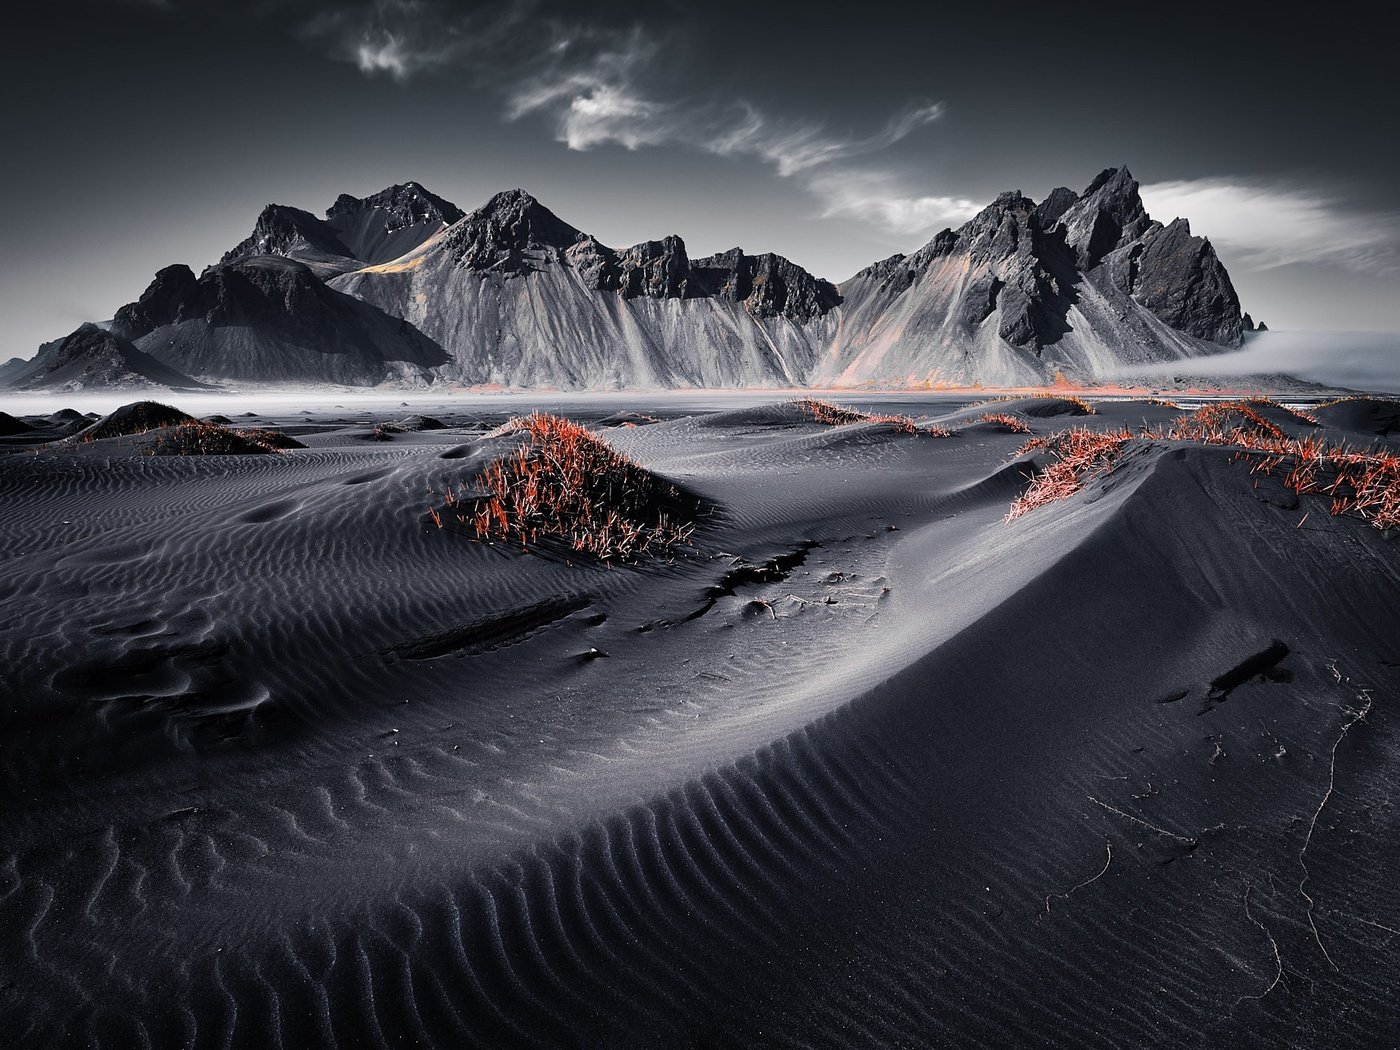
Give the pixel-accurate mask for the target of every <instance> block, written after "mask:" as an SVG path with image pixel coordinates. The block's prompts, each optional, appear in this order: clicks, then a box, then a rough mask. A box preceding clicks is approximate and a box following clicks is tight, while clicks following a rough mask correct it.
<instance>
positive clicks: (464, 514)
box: [428, 412, 697, 561]
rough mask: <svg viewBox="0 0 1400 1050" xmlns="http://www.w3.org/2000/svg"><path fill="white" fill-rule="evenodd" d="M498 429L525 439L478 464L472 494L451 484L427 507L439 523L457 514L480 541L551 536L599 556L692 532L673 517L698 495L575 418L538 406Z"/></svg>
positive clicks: (654, 549)
mask: <svg viewBox="0 0 1400 1050" xmlns="http://www.w3.org/2000/svg"><path fill="white" fill-rule="evenodd" d="M499 432H500V433H503V434H511V433H520V434H524V435H525V436H526V437H527V438H528V440H527V441H526V442H524V443H523V444H522V445H521V446H520V447H519V448H518V449H517V450H516V451H515V452H514V453H512V454H511V455H509V456H505V457H503V458H502V459H498V460H496V461H495V462H494V463H492V464H491V465H490V466H489V467H487V468H486V469H485V470H484V471H482V473H481V474H479V475H478V476H477V477H476V478H475V479H474V481H473V487H474V489H475V490H476V491H475V492H474V493H470V494H467V495H465V496H459V495H458V494H456V493H455V492H454V491H452V490H450V489H449V490H448V493H447V505H446V507H445V508H444V512H443V513H439V511H437V510H429V512H428V514H429V516H430V517H431V518H432V519H433V520H434V521H435V522H436V523H437V526H438V527H439V528H442V527H443V523H444V520H445V516H447V517H446V520H450V519H451V518H452V517H455V519H456V521H457V522H458V523H459V524H461V525H464V526H466V525H469V526H471V528H472V529H473V531H474V532H475V534H476V537H477V538H478V539H487V540H502V541H506V542H511V543H519V544H520V546H521V548H522V549H523V550H529V549H530V547H531V545H533V544H538V543H542V542H548V541H550V540H554V541H556V542H562V543H563V544H564V545H566V546H567V548H569V549H571V550H573V551H575V552H578V553H581V554H589V555H592V556H593V557H596V558H598V559H599V560H602V561H609V560H617V561H632V560H636V559H638V558H640V557H642V556H644V555H656V554H662V553H667V552H669V551H671V550H672V549H673V548H675V547H678V546H680V545H683V544H685V543H686V542H687V541H688V540H689V539H690V537H691V534H692V533H693V532H694V531H695V525H694V523H693V522H684V523H683V522H682V521H681V520H680V517H679V516H680V515H683V514H687V513H693V512H694V511H695V510H696V509H697V503H696V501H694V500H688V499H687V498H686V497H685V496H684V495H683V494H682V493H681V491H680V490H679V489H678V488H676V486H675V485H672V484H671V483H670V482H668V481H665V480H663V479H662V478H659V477H657V476H656V475H655V474H652V473H651V472H650V471H647V470H646V469H644V468H643V467H641V466H640V465H638V464H637V463H634V462H633V461H632V460H630V459H628V458H627V457H626V456H623V455H622V454H620V453H619V452H617V451H615V450H614V449H613V448H611V447H610V446H609V445H608V444H606V443H605V442H603V441H601V440H599V439H598V438H597V437H596V436H595V435H594V434H593V433H592V432H590V431H589V430H587V429H586V428H584V427H581V426H579V425H578V424H577V423H574V422H572V421H570V420H567V419H561V418H560V417H558V416H550V415H545V414H543V413H538V412H537V413H534V414H533V415H529V416H523V417H517V418H514V419H511V420H510V421H508V422H507V423H506V424H505V426H503V427H501V428H500V431H499Z"/></svg>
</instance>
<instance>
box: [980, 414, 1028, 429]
mask: <svg viewBox="0 0 1400 1050" xmlns="http://www.w3.org/2000/svg"><path fill="white" fill-rule="evenodd" d="M977 419H978V421H979V422H982V423H992V424H995V425H996V426H999V427H1001V428H1002V429H1003V430H1005V431H1007V432H1008V433H1011V434H1029V433H1030V432H1031V428H1030V424H1028V423H1027V422H1026V421H1025V420H1024V419H1022V418H1020V417H1019V416H1013V415H1011V414H1010V413H1009V412H984V413H983V414H982V415H980V416H978V417H977Z"/></svg>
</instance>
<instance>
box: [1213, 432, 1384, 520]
mask: <svg viewBox="0 0 1400 1050" xmlns="http://www.w3.org/2000/svg"><path fill="white" fill-rule="evenodd" d="M1200 440H1201V441H1202V442H1203V443H1204V444H1207V445H1233V446H1236V447H1238V448H1240V449H1241V450H1242V453H1241V454H1244V453H1252V454H1253V455H1252V457H1251V463H1250V468H1249V470H1250V473H1251V474H1274V473H1275V472H1277V471H1280V470H1286V473H1285V474H1284V475H1283V484H1284V486H1285V487H1286V488H1290V489H1292V490H1293V491H1294V492H1296V493H1297V494H1298V495H1300V496H1302V495H1306V494H1307V493H1310V492H1315V493H1323V494H1326V495H1329V496H1331V497H1332V504H1331V508H1330V509H1331V512H1332V513H1333V514H1334V515H1340V514H1350V515H1353V516H1355V517H1358V518H1361V519H1362V520H1363V521H1367V522H1369V523H1370V524H1372V525H1374V526H1375V527H1376V528H1378V529H1392V528H1396V527H1400V454H1397V453H1395V452H1392V451H1390V450H1387V449H1350V448H1347V447H1346V446H1345V445H1327V444H1325V443H1324V442H1323V441H1322V440H1321V439H1320V438H1317V437H1305V438H1290V437H1281V436H1275V435H1272V434H1266V433H1258V432H1250V431H1235V432H1233V433H1231V434H1229V435H1226V436H1220V435H1217V434H1208V435H1206V436H1205V437H1204V438H1201V439H1200Z"/></svg>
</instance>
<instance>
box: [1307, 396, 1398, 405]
mask: <svg viewBox="0 0 1400 1050" xmlns="http://www.w3.org/2000/svg"><path fill="white" fill-rule="evenodd" d="M1352 401H1365V402H1368V403H1371V404H1376V405H1393V404H1396V400H1395V399H1394V398H1393V397H1377V396H1376V395H1375V394H1347V395H1346V396H1345V397H1334V398H1333V399H1332V400H1331V401H1319V402H1318V404H1317V406H1316V407H1318V408H1331V407H1332V406H1333V405H1345V404H1348V403H1350V402H1352Z"/></svg>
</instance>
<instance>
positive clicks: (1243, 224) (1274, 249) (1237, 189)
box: [1141, 178, 1400, 270]
mask: <svg viewBox="0 0 1400 1050" xmlns="http://www.w3.org/2000/svg"><path fill="white" fill-rule="evenodd" d="M1141 192H1142V198H1143V202H1144V203H1145V204H1146V205H1147V210H1148V211H1149V212H1150V213H1151V214H1152V215H1153V216H1154V217H1155V218H1158V219H1162V220H1163V221H1166V220H1169V219H1171V218H1172V217H1174V216H1186V217H1187V218H1189V219H1190V221H1191V228H1192V231H1193V232H1195V233H1199V234H1202V235H1204V236H1207V237H1209V238H1210V239H1211V241H1213V242H1214V243H1215V244H1216V245H1217V246H1218V247H1220V248H1221V250H1222V252H1223V253H1224V254H1225V255H1226V258H1227V261H1228V262H1229V263H1231V264H1234V265H1240V266H1242V267H1246V268H1250V269H1256V270H1264V269H1272V268H1274V267H1278V266H1287V265H1290V264H1293V263H1329V264H1338V265H1342V266H1346V267H1349V268H1352V269H1358V270H1360V269H1367V270H1376V269H1384V270H1390V269H1394V268H1396V267H1397V266H1400V213H1396V212H1382V213H1373V214H1364V213H1362V212H1359V211H1356V210H1354V209H1352V208H1349V207H1347V206H1346V205H1344V204H1342V203H1341V202H1339V201H1338V200H1337V199H1335V198H1334V197H1333V196H1331V195H1330V194H1327V193H1324V192H1322V191H1319V190H1316V189H1312V188H1308V187H1302V186H1287V185H1269V184H1262V183H1252V182H1249V181H1247V180H1243V179H1233V178H1206V179H1191V180H1185V181H1177V182H1158V183H1153V184H1150V185H1146V186H1143V187H1142V191H1141Z"/></svg>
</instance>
